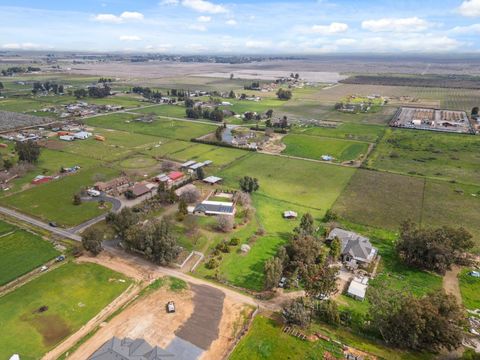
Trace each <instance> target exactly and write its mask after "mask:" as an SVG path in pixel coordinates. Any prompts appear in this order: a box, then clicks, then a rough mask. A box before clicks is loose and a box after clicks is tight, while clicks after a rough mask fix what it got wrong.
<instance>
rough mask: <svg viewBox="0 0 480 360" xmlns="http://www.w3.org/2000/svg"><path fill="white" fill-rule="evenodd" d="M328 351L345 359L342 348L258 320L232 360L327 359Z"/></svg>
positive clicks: (232, 356)
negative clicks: (305, 337) (310, 340)
mask: <svg viewBox="0 0 480 360" xmlns="http://www.w3.org/2000/svg"><path fill="white" fill-rule="evenodd" d="M325 351H328V352H330V353H331V354H334V355H335V356H336V357H337V358H339V359H341V358H343V356H342V350H341V348H340V346H338V345H336V344H333V343H328V342H326V341H323V340H319V341H316V342H313V343H312V342H309V341H304V340H300V339H298V338H296V337H294V336H292V335H289V334H286V333H284V332H283V331H282V326H281V325H280V324H278V323H276V322H275V321H274V320H272V319H269V318H266V317H263V316H257V317H256V318H255V319H254V320H253V323H252V326H251V328H250V331H249V332H248V334H247V335H246V336H245V337H244V338H243V339H242V340H241V341H240V343H239V344H238V345H237V346H236V347H235V350H234V351H233V353H232V355H231V356H230V360H243V359H249V360H261V359H265V360H266V359H285V360H287V359H291V360H294V359H306V360H307V359H308V360H313V359H318V360H320V359H323V354H324V352H325Z"/></svg>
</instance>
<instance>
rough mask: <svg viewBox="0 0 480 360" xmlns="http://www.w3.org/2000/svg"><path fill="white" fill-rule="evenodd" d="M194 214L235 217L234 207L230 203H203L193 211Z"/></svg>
mask: <svg viewBox="0 0 480 360" xmlns="http://www.w3.org/2000/svg"><path fill="white" fill-rule="evenodd" d="M193 213H194V214H205V215H230V216H233V215H235V206H234V205H233V203H232V202H220V201H203V202H202V203H200V204H198V205H197V206H196V207H195V210H193Z"/></svg>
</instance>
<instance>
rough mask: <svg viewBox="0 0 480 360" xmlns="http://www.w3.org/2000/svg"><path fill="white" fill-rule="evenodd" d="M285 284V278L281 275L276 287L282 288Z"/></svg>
mask: <svg viewBox="0 0 480 360" xmlns="http://www.w3.org/2000/svg"><path fill="white" fill-rule="evenodd" d="M285 285H287V278H286V277H285V276H283V277H282V278H281V279H280V281H279V283H278V287H279V288H282V289H283V288H284V287H285Z"/></svg>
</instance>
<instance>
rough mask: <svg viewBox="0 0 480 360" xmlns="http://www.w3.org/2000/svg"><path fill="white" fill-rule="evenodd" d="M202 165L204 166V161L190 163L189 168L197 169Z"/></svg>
mask: <svg viewBox="0 0 480 360" xmlns="http://www.w3.org/2000/svg"><path fill="white" fill-rule="evenodd" d="M204 166H205V164H204V163H202V162H199V163H195V164H193V165H190V166H189V168H190V169H192V170H197V169H199V168H201V167H204Z"/></svg>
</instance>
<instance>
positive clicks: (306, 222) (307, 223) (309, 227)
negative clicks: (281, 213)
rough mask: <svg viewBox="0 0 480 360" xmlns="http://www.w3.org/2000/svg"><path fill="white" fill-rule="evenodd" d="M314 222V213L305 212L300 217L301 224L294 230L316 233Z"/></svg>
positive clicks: (298, 232) (308, 233) (300, 232)
mask: <svg viewBox="0 0 480 360" xmlns="http://www.w3.org/2000/svg"><path fill="white" fill-rule="evenodd" d="M314 222H315V220H314V219H313V216H312V214H310V213H305V214H303V215H302V218H301V219H300V225H299V226H298V227H296V228H295V229H294V232H295V233H297V234H302V235H313V234H314V233H315V225H314Z"/></svg>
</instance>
